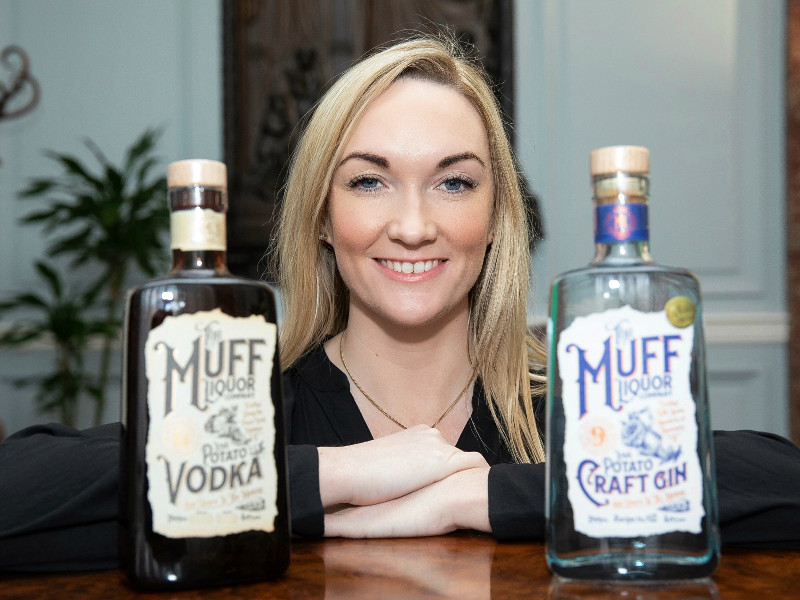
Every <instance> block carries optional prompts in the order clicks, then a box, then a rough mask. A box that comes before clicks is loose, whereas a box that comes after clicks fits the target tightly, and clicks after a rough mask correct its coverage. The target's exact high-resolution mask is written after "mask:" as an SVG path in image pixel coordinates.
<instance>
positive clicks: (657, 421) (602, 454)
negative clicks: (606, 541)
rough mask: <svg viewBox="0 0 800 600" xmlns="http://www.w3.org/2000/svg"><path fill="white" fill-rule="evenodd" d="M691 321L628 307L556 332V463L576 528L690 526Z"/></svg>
mask: <svg viewBox="0 0 800 600" xmlns="http://www.w3.org/2000/svg"><path fill="white" fill-rule="evenodd" d="M693 343H694V325H691V326H689V327H684V328H677V327H675V326H673V325H672V324H670V322H669V321H668V320H667V317H666V315H665V314H664V313H663V312H658V313H643V312H640V311H637V310H634V309H633V308H631V307H629V306H625V307H622V308H618V309H613V310H608V311H605V312H603V313H598V314H593V315H590V316H588V317H580V318H577V319H575V321H574V322H573V323H572V324H571V325H570V326H569V327H568V328H566V329H565V330H564V331H563V332H562V333H561V335H560V337H559V339H558V347H557V350H556V351H557V357H558V364H559V370H560V373H561V380H562V387H563V394H562V397H563V404H564V419H565V427H566V430H565V438H564V461H565V463H566V469H567V482H568V483H567V485H568V497H569V501H570V504H571V505H572V510H573V513H574V519H575V523H574V525H575V529H576V530H577V531H579V532H581V533H583V534H585V535H588V536H591V537H596V538H599V537H639V536H647V535H658V534H663V533H668V532H673V531H686V532H691V533H699V532H700V531H701V521H702V518H703V516H704V515H705V511H704V509H703V479H702V472H701V469H700V461H699V460H698V456H697V422H696V420H695V411H696V408H695V403H694V399H693V397H692V392H691V387H690V380H689V375H690V370H691V354H692V345H693Z"/></svg>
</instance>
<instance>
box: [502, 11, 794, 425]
mask: <svg viewBox="0 0 800 600" xmlns="http://www.w3.org/2000/svg"><path fill="white" fill-rule="evenodd" d="M515 8H516V16H517V20H516V31H515V33H516V36H515V38H516V43H517V48H516V52H517V54H516V61H517V63H516V64H517V80H516V90H517V97H516V109H517V135H518V137H517V139H518V142H519V154H520V160H521V163H522V166H523V168H524V170H525V172H526V174H527V176H528V177H529V179H530V182H531V185H532V187H533V189H534V190H535V191H536V192H537V193H539V194H540V195H541V197H542V204H543V212H544V222H545V228H546V233H547V239H546V240H545V241H544V242H543V243H542V244H541V245H540V246H539V249H538V252H537V254H536V256H535V257H534V265H533V271H534V277H535V283H534V295H533V299H532V303H531V307H530V312H531V315H532V318H534V319H536V318H542V317H543V316H544V315H545V314H546V311H547V308H546V306H547V304H546V302H545V298H546V294H547V287H548V285H549V282H550V280H551V279H552V278H553V277H554V276H555V275H556V274H558V273H560V272H562V271H565V270H567V269H572V268H576V267H579V266H583V265H585V264H586V263H587V262H588V261H589V260H590V259H591V256H592V254H593V241H592V204H591V200H590V194H589V175H588V166H589V165H588V163H589V152H590V151H591V150H593V149H595V148H599V147H602V146H608V145H616V144H635V145H643V146H647V147H649V148H650V151H651V187H652V194H651V198H650V232H651V250H652V251H653V254H654V257H655V258H656V260H658V261H659V262H662V263H664V264H669V265H676V266H683V267H687V268H689V269H691V270H693V271H694V272H695V273H696V274H697V275H698V276H699V278H700V281H701V285H702V288H703V292H704V300H705V306H704V310H705V312H706V323H707V326H708V328H707V338H708V342H709V344H708V369H709V381H710V387H711V389H710V395H711V407H712V422H713V424H714V426H715V427H717V428H755V429H766V430H770V431H775V432H778V433H782V434H787V433H788V409H787V406H788V401H787V393H788V392H787V384H786V360H787V359H786V345H785V342H786V339H787V335H788V317H787V314H786V300H785V283H784V279H785V259H784V255H785V240H784V228H783V223H784V98H783V90H784V45H785V40H784V27H785V7H784V3H783V2H782V1H780V0H764V1H761V2H750V1H748V0H738V1H737V0H703V2H696V1H694V0H672V1H670V2H659V1H656V0H640V1H633V0H603V2H595V1H592V0H536V1H526V0H518V1H517V3H516V5H515Z"/></svg>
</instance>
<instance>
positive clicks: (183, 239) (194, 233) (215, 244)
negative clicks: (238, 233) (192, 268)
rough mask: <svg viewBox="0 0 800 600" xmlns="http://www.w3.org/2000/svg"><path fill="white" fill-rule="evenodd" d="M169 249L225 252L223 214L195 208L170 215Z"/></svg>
mask: <svg viewBox="0 0 800 600" xmlns="http://www.w3.org/2000/svg"><path fill="white" fill-rule="evenodd" d="M169 227H170V247H171V248H172V249H173V250H183V251H184V252H187V251H190V250H221V251H223V252H224V251H225V247H226V238H225V213H220V212H216V211H213V210H210V209H208V208H200V207H195V208H193V209H190V210H178V211H175V212H173V213H170V225H169Z"/></svg>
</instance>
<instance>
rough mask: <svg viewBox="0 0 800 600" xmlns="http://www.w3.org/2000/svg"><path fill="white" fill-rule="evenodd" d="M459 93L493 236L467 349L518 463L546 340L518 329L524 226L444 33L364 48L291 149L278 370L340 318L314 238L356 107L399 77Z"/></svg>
mask: <svg viewBox="0 0 800 600" xmlns="http://www.w3.org/2000/svg"><path fill="white" fill-rule="evenodd" d="M403 77H415V78H423V79H427V80H431V81H434V82H436V83H440V84H443V85H447V86H449V87H452V88H454V89H455V90H457V91H458V92H460V93H461V94H462V95H463V96H464V97H465V98H466V99H467V100H469V101H470V102H471V103H472V105H473V106H474V107H475V108H476V109H477V111H478V113H479V114H480V116H481V118H482V120H483V122H484V125H485V127H486V131H487V134H488V138H489V149H490V155H491V162H492V170H493V174H494V189H495V198H494V209H493V241H492V244H491V245H490V246H489V248H488V250H487V252H486V256H485V258H484V264H483V269H482V270H481V274H480V276H479V277H478V280H477V281H476V282H475V285H474V286H473V288H472V290H471V291H470V293H469V305H470V316H469V335H468V343H469V351H470V356H471V357H472V360H473V361H475V363H476V368H477V372H478V375H479V376H480V378H481V381H482V383H483V387H484V390H485V393H486V399H487V402H488V405H489V408H490V411H491V414H492V416H493V418H494V420H495V422H496V423H497V426H498V428H499V430H500V431H501V433H502V435H503V437H504V441H505V443H506V446H507V447H508V448H509V450H510V451H511V453H512V455H513V456H514V458H515V460H517V461H518V462H541V461H542V460H544V450H543V448H542V442H541V437H540V435H539V431H538V430H537V427H536V421H535V418H534V406H533V400H532V397H533V396H539V395H541V394H542V393H543V389H544V384H545V377H544V375H543V373H544V368H545V364H546V360H545V350H544V348H543V346H542V344H541V342H539V341H538V340H537V338H535V337H534V336H532V335H531V334H530V332H529V330H528V328H527V322H526V317H527V295H528V279H529V275H528V268H529V262H530V251H529V232H528V227H527V219H526V212H525V210H526V208H525V206H526V205H525V203H524V201H523V197H522V193H521V190H520V181H519V174H518V173H517V170H516V167H515V163H514V158H513V155H512V151H511V147H510V145H509V142H508V138H507V137H506V133H505V129H504V124H503V119H502V116H501V113H500V110H499V108H498V105H497V100H496V98H495V96H494V94H493V93H492V90H491V88H490V86H489V84H488V83H487V77H486V74H485V72H484V71H483V69H482V68H481V67H480V66H479V64H478V63H476V62H475V61H474V60H472V59H470V58H468V57H466V56H465V55H464V53H463V52H462V51H461V50H460V48H459V47H458V44H457V43H456V42H455V41H453V40H451V39H448V38H444V37H442V38H436V39H434V38H430V37H420V38H415V39H411V40H408V41H405V42H401V43H398V44H396V45H394V46H391V47H389V48H386V49H384V50H382V51H380V52H377V53H376V54H373V55H371V56H369V57H368V58H365V59H364V60H362V61H361V62H359V63H357V64H355V65H354V66H353V67H351V68H350V69H349V70H348V71H347V72H345V73H344V74H343V75H342V76H341V77H340V78H339V79H338V80H337V81H336V83H335V84H334V85H333V86H332V87H331V88H330V90H328V92H327V93H326V94H325V95H324V96H323V98H322V99H321V101H320V102H319V103H318V105H317V107H316V109H315V111H314V114H313V116H312V117H311V119H310V121H309V122H308V124H307V126H306V129H305V132H304V134H303V138H302V140H301V141H300V143H299V144H298V146H297V149H296V151H295V152H294V155H293V157H292V162H291V168H290V174H289V178H288V182H287V185H286V190H285V195H284V197H283V202H282V209H281V214H280V219H279V224H278V234H277V237H276V239H275V240H274V246H273V248H272V259H273V271H274V272H275V275H276V279H277V283H278V284H279V285H280V287H281V289H282V292H283V297H284V301H285V305H284V311H285V312H284V315H285V316H284V323H283V327H282V331H281V340H280V348H281V359H282V364H283V368H284V369H287V368H289V367H290V366H291V365H292V364H294V363H295V362H296V361H297V360H298V359H299V358H300V357H301V356H303V355H304V354H305V353H306V352H308V351H309V350H310V349H311V348H314V347H316V346H318V345H319V344H321V343H322V342H323V341H324V340H325V339H327V338H328V337H330V336H332V335H335V334H337V333H339V332H340V331H342V330H343V329H344V328H345V327H346V326H347V318H348V303H349V294H348V291H347V288H346V287H345V285H344V282H343V281H342V279H341V276H340V275H339V272H338V270H337V268H336V258H335V256H334V255H333V253H332V251H331V250H330V249H329V248H328V247H327V246H326V245H325V244H323V243H320V242H319V236H320V233H321V231H322V226H323V224H324V222H325V218H326V211H327V197H328V192H329V189H330V184H331V179H332V178H333V173H334V170H335V168H336V165H337V164H338V163H339V161H340V158H341V157H340V154H341V152H342V151H343V148H344V146H345V145H346V143H347V141H348V140H349V138H350V136H351V135H352V132H353V129H354V127H355V126H356V124H357V123H358V121H359V118H360V117H361V115H362V114H363V113H364V112H365V111H366V109H367V108H368V107H369V106H370V104H371V103H372V102H373V101H374V100H375V99H376V98H377V97H378V96H379V95H380V94H381V93H383V92H384V91H385V90H386V89H387V88H388V87H389V86H390V85H391V84H392V83H394V82H395V81H396V80H398V79H399V78H403Z"/></svg>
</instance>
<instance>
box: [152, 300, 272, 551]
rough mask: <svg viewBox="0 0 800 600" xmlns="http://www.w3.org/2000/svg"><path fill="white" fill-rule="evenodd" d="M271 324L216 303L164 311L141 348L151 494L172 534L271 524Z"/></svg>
mask: <svg viewBox="0 0 800 600" xmlns="http://www.w3.org/2000/svg"><path fill="white" fill-rule="evenodd" d="M276 338H277V328H276V326H275V324H274V323H268V322H266V320H265V319H264V317H263V316H261V315H253V316H250V317H246V318H235V317H231V316H229V315H226V314H225V313H223V312H222V311H221V310H219V309H216V310H213V311H206V312H197V313H193V314H184V315H179V316H176V317H172V316H170V317H166V318H165V319H164V322H163V323H162V324H161V325H159V326H158V327H156V328H154V329H153V330H152V331H150V334H149V335H148V337H147V342H146V345H145V365H146V375H147V382H148V385H147V388H148V389H147V406H148V414H149V418H150V423H149V426H148V432H147V445H146V448H145V459H146V463H147V481H148V492H147V499H148V501H149V503H150V507H151V509H152V513H153V531H155V532H156V533H159V534H161V535H163V536H166V537H170V538H184V537H211V536H218V535H230V534H233V533H240V532H242V531H250V530H260V531H273V529H274V521H275V517H276V515H277V513H278V509H277V483H278V473H277V469H276V466H275V461H274V454H273V451H274V447H275V425H274V416H275V407H274V405H273V403H272V394H271V389H272V388H271V379H272V364H273V357H274V354H275V344H276Z"/></svg>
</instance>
